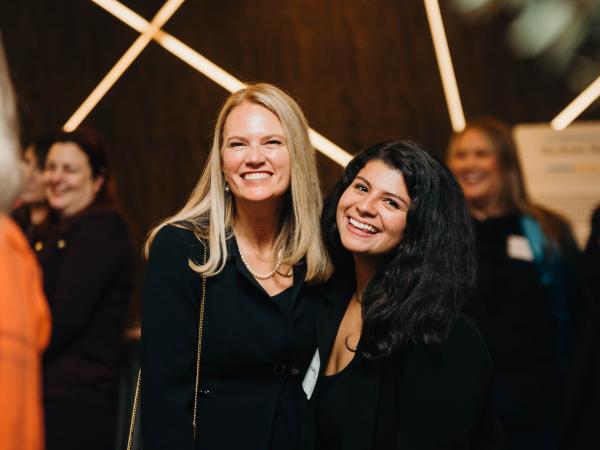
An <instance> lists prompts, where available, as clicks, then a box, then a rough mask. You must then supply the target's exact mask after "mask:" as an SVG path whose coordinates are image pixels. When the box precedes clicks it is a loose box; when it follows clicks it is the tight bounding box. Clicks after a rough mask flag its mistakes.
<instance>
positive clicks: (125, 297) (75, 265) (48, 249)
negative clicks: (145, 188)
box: [34, 207, 133, 404]
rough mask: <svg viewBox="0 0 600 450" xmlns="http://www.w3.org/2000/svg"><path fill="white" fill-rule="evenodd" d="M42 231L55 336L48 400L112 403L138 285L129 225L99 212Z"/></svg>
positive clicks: (48, 362) (38, 244) (38, 246)
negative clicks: (132, 297) (89, 398)
mask: <svg viewBox="0 0 600 450" xmlns="http://www.w3.org/2000/svg"><path fill="white" fill-rule="evenodd" d="M43 234H44V236H43V237H41V239H40V240H37V239H34V240H35V245H34V249H35V250H36V253H37V255H38V257H39V260H40V263H41V266H42V270H43V274H44V291H45V294H46V297H47V298H48V303H49V305H50V312H51V314H52V335H51V339H50V344H49V345H48V348H47V349H46V352H45V353H44V370H43V379H44V396H45V398H47V399H48V398H55V397H61V396H69V397H71V398H81V399H82V401H83V400H84V397H85V396H86V395H93V396H94V398H101V397H104V398H105V400H106V401H107V402H109V403H111V404H113V403H115V402H116V377H117V370H118V360H119V356H120V348H121V341H122V335H123V327H124V324H125V321H126V319H127V310H128V307H129V300H130V294H131V289H132V286H133V265H132V261H133V258H132V244H131V239H130V235H129V230H128V228H127V225H126V223H125V221H124V220H123V218H122V217H121V216H120V215H119V214H118V213H117V212H116V211H114V210H113V209H110V208H104V207H102V208H100V207H99V208H91V209H89V210H87V211H86V212H84V213H83V214H82V215H80V216H78V217H75V218H72V219H71V220H69V221H68V222H63V223H58V224H55V226H53V227H51V228H50V229H46V233H43Z"/></svg>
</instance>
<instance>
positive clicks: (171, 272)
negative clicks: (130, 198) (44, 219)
mask: <svg viewBox="0 0 600 450" xmlns="http://www.w3.org/2000/svg"><path fill="white" fill-rule="evenodd" d="M228 250H229V258H228V260H227V262H226V264H225V267H224V269H223V270H222V271H221V272H220V273H219V274H218V275H217V276H213V277H209V278H208V279H207V291H206V313H205V319H204V336H203V342H202V357H201V363H200V389H201V392H200V394H201V395H200V398H199V400H198V418H197V419H198V432H197V435H198V438H197V439H196V440H195V441H194V440H193V438H192V414H193V398H194V382H195V364H196V351H197V349H196V345H197V333H198V312H199V301H200V296H201V277H200V276H199V275H198V274H197V273H195V272H194V271H192V269H190V267H189V260H190V259H192V260H194V261H201V259H202V252H203V250H202V244H201V243H200V242H199V241H198V239H197V238H196V237H195V236H194V234H193V233H192V232H191V231H188V230H185V229H182V228H178V227H175V226H171V225H169V226H165V227H164V228H163V229H161V230H160V231H159V233H158V234H157V235H156V238H155V240H154V242H153V244H152V248H151V252H150V259H149V261H148V271H147V274H146V277H145V288H144V302H143V308H142V371H143V382H142V437H143V442H144V444H143V445H144V450H156V449H165V450H167V449H168V450H171V449H178V450H188V449H193V448H196V449H209V450H221V449H222V450H231V449H236V448H249V449H268V448H271V449H274V450H292V449H302V450H304V449H305V448H306V447H305V446H303V445H302V444H301V443H300V436H301V429H300V423H301V421H300V420H299V419H298V417H300V416H301V415H302V414H307V401H306V395H305V394H304V392H303V391H302V386H301V381H302V376H301V374H304V372H305V371H306V368H307V367H308V364H309V362H310V360H311V358H312V356H313V354H314V351H315V348H316V342H315V338H314V327H313V319H312V318H313V312H312V311H313V309H314V305H315V301H314V300H313V299H311V298H310V297H309V296H308V295H307V294H306V291H305V286H304V282H303V280H304V273H305V269H304V266H302V265H300V266H297V267H295V268H294V284H293V286H292V287H291V288H290V289H288V290H287V291H286V293H285V294H282V295H283V296H287V298H279V297H278V298H272V297H270V296H269V295H268V294H267V292H266V291H265V290H264V289H263V288H262V286H261V285H260V284H259V283H258V282H257V281H256V280H255V279H254V278H253V277H252V276H251V275H250V273H249V272H248V269H247V268H246V267H245V265H244V263H243V262H242V260H241V258H240V257H239V250H238V248H237V244H236V242H235V239H233V238H231V239H229V240H228ZM288 311H290V312H291V314H289V313H288Z"/></svg>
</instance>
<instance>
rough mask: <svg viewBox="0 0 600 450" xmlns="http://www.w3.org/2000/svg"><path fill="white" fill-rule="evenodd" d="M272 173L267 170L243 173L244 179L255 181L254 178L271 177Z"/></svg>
mask: <svg viewBox="0 0 600 450" xmlns="http://www.w3.org/2000/svg"><path fill="white" fill-rule="evenodd" d="M270 176H271V174H269V173H267V172H253V173H246V174H244V175H243V178H244V180H250V181H254V180H264V179H265V178H268V177H270Z"/></svg>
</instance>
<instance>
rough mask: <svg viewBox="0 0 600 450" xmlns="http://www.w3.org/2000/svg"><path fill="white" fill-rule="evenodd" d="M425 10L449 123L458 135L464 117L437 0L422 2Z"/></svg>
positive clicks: (463, 126)
mask: <svg viewBox="0 0 600 450" xmlns="http://www.w3.org/2000/svg"><path fill="white" fill-rule="evenodd" d="M423 1H424V3H425V10H426V12H427V20H428V22H429V29H430V30H431V38H432V39H433V48H434V50H435V57H436V59H437V63H438V68H439V70H440V76H441V78H442V86H443V88H444V95H445V96H446V104H447V105H448V113H449V115H450V122H451V123H452V129H453V130H454V132H456V133H459V132H461V131H462V130H464V129H465V125H466V122H465V115H464V113H463V108H462V104H461V102H460V95H459V93H458V85H457V83H456V76H455V75H454V68H453V67H452V58H451V57H450V49H449V48H448V41H447V39H446V32H445V31H444V23H443V22H442V13H441V11H440V5H439V3H438V0H423Z"/></svg>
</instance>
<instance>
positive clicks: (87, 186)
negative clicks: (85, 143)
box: [44, 142, 104, 217]
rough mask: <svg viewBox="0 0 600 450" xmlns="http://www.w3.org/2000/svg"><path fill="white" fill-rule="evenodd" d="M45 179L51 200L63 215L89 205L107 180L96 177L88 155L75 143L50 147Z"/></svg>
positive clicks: (69, 214) (74, 212)
mask: <svg viewBox="0 0 600 450" xmlns="http://www.w3.org/2000/svg"><path fill="white" fill-rule="evenodd" d="M44 181H45V183H46V195H47V197H48V203H49V204H50V206H51V207H52V208H53V209H55V210H56V211H58V213H59V214H60V215H62V216H63V217H69V216H72V215H74V214H77V213H79V212H81V211H83V210H84V209H85V208H87V207H88V206H89V205H90V204H91V203H92V202H93V201H94V199H95V198H96V194H97V193H98V191H99V190H100V187H101V186H102V183H104V179H103V178H102V177H96V178H94V177H93V175H92V168H91V167H90V163H89V160H88V157H87V155H86V154H85V153H84V152H83V151H82V150H81V149H80V148H79V146H78V145H77V144H75V143H73V142H57V143H55V144H53V145H52V147H50V151H49V152H48V156H47V157H46V167H45V170H44Z"/></svg>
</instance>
